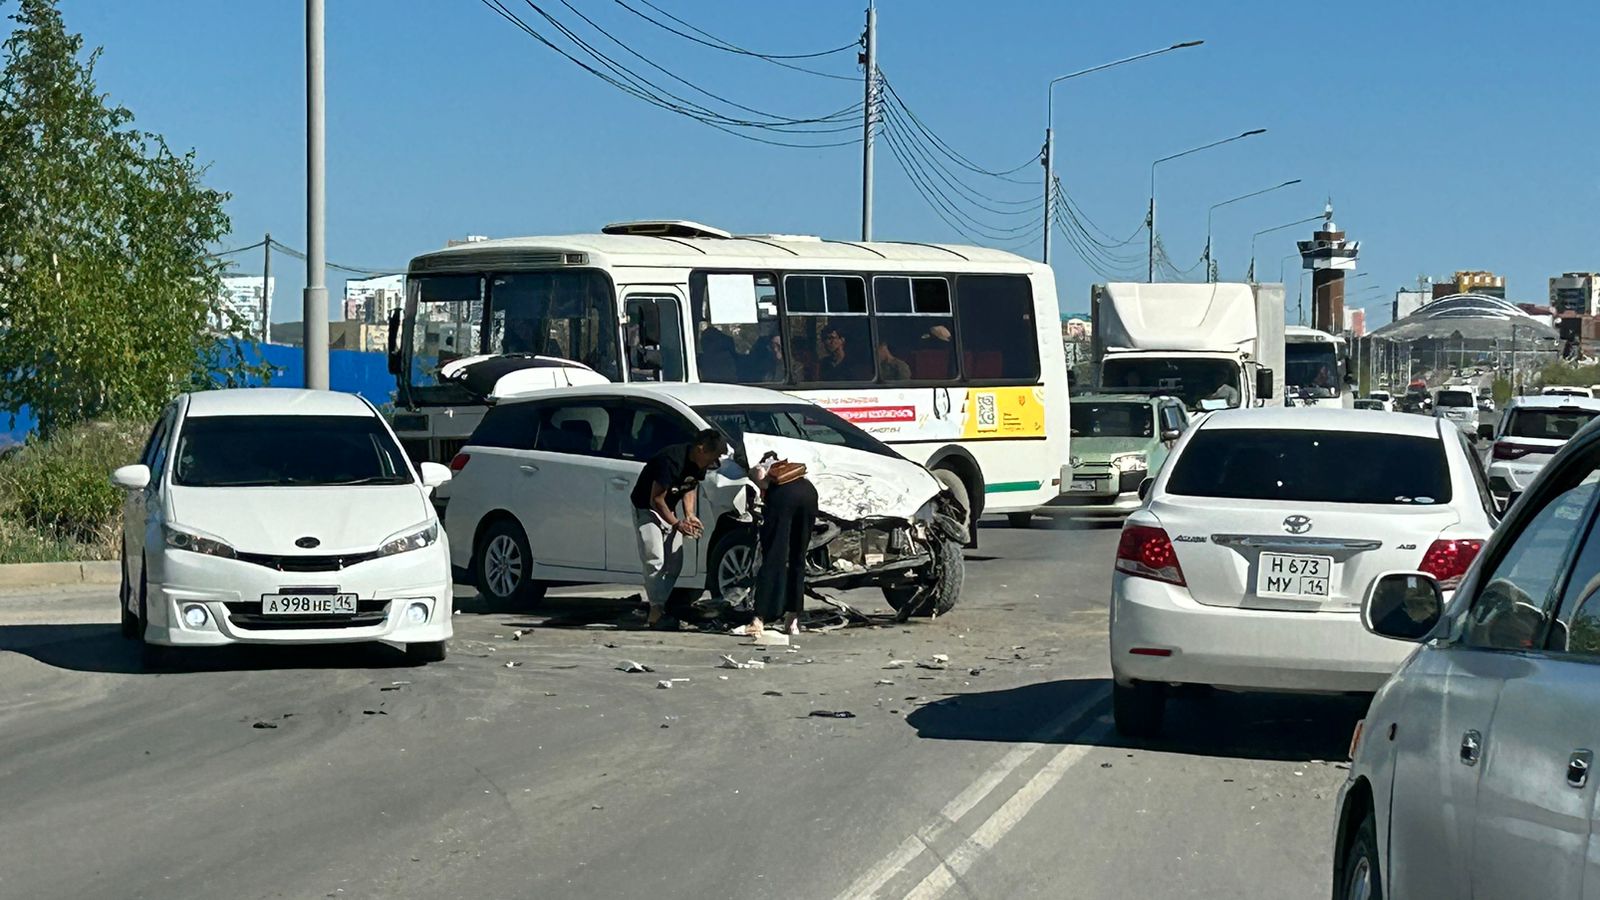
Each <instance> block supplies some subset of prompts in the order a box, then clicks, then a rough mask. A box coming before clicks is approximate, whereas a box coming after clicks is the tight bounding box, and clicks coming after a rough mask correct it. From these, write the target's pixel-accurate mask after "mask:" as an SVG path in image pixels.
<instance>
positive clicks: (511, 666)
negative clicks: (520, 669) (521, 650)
mask: <svg viewBox="0 0 1600 900" xmlns="http://www.w3.org/2000/svg"><path fill="white" fill-rule="evenodd" d="M520 665H522V663H519V662H517V661H516V660H514V659H512V660H507V661H506V668H508V669H515V668H516V667H517V666H520Z"/></svg>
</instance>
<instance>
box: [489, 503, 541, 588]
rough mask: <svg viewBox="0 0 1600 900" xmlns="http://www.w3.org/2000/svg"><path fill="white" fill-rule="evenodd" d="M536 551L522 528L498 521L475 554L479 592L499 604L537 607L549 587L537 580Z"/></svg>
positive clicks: (512, 523)
mask: <svg viewBox="0 0 1600 900" xmlns="http://www.w3.org/2000/svg"><path fill="white" fill-rule="evenodd" d="M532 573H533V551H532V549H531V548H529V546H528V536H527V535H526V534H525V533H523V531H522V526H521V525H518V524H517V523H516V522H515V521H513V520H511V519H497V520H496V521H495V522H494V523H492V524H491V525H490V526H489V527H488V528H485V529H484V531H483V534H482V535H480V536H479V537H478V545H477V546H476V547H474V548H473V551H472V576H473V581H474V582H475V583H476V584H477V585H478V593H479V594H482V595H483V596H484V597H486V598H488V599H489V600H492V601H494V602H496V603H518V604H528V605H532V604H537V603H538V602H539V601H541V600H543V599H544V591H545V586H544V584H543V583H541V582H537V581H534V580H533V579H532V578H531V577H530V576H531V575H532Z"/></svg>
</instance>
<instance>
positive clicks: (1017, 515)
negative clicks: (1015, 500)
mask: <svg viewBox="0 0 1600 900" xmlns="http://www.w3.org/2000/svg"><path fill="white" fill-rule="evenodd" d="M1006 521H1007V522H1010V523H1011V527H1012V528H1032V527H1033V513H1031V512H1014V513H1006Z"/></svg>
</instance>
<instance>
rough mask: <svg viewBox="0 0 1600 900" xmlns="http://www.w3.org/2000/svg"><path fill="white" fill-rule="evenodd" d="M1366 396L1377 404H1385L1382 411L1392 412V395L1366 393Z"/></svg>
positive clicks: (1385, 392)
mask: <svg viewBox="0 0 1600 900" xmlns="http://www.w3.org/2000/svg"><path fill="white" fill-rule="evenodd" d="M1367 396H1368V397H1369V398H1371V399H1373V400H1376V401H1378V402H1379V403H1383V404H1385V406H1384V409H1386V410H1389V411H1393V410H1394V395H1393V394H1391V393H1389V392H1388V391H1367Z"/></svg>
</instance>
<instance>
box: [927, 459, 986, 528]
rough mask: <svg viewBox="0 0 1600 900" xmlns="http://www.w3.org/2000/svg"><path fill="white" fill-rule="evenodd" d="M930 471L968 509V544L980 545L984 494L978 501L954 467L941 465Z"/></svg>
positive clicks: (979, 496) (980, 495) (978, 497)
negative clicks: (979, 521) (979, 537)
mask: <svg viewBox="0 0 1600 900" xmlns="http://www.w3.org/2000/svg"><path fill="white" fill-rule="evenodd" d="M929 471H930V472H932V473H933V477H934V478H936V479H938V480H939V483H940V484H942V485H944V486H945V487H947V488H949V489H950V493H951V494H953V495H954V496H955V498H956V502H958V503H960V504H961V507H962V508H963V509H965V510H966V511H967V536H968V540H967V546H968V547H976V546H978V518H979V517H980V516H982V515H983V495H982V494H979V495H978V496H977V498H976V501H974V498H973V496H972V491H970V490H968V489H967V483H966V482H965V481H963V480H962V479H961V476H960V475H957V474H956V473H955V471H954V470H952V469H948V468H945V467H943V466H940V467H938V468H934V469H930V470H929Z"/></svg>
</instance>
